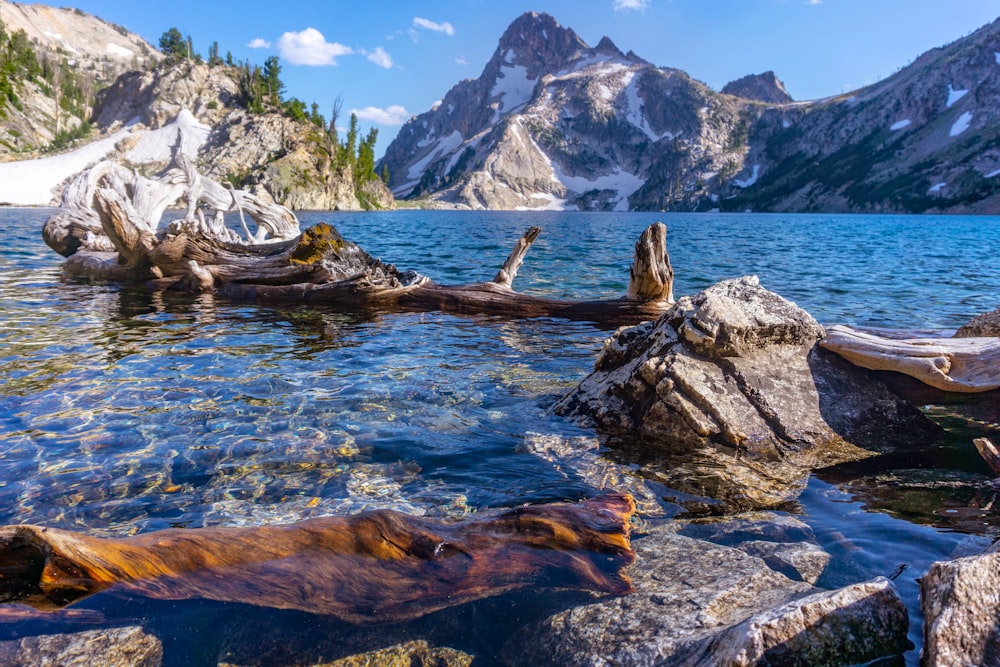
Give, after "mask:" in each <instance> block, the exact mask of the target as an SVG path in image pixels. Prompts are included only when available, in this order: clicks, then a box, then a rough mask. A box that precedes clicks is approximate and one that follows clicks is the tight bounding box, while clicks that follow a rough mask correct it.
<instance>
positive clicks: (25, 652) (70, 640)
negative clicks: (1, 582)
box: [0, 626, 163, 667]
mask: <svg viewBox="0 0 1000 667" xmlns="http://www.w3.org/2000/svg"><path fill="white" fill-rule="evenodd" d="M162 663H163V645H162V644H161V643H160V640H159V639H157V638H156V637H153V636H152V635H148V634H146V633H145V632H143V630H142V628H140V627H137V626H131V627H125V628H108V629H104V630H88V631H86V632H74V633H67V634H58V635H39V636H35V637H24V638H23V639H17V640H10V641H3V642H0V664H3V665H6V666H7V667H37V665H64V666H66V667H70V666H76V665H79V666H80V667H83V666H85V665H102V667H159V665H161V664H162Z"/></svg>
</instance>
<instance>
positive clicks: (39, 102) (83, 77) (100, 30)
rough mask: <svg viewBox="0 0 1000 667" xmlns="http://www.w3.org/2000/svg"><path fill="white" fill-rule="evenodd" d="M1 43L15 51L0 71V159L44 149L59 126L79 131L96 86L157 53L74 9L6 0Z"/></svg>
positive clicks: (0, 6) (1, 0)
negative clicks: (8, 0) (2, 71)
mask: <svg viewBox="0 0 1000 667" xmlns="http://www.w3.org/2000/svg"><path fill="white" fill-rule="evenodd" d="M0 43H2V44H3V46H5V47H6V48H5V49H4V51H5V53H7V54H10V52H11V51H14V52H16V53H17V56H15V57H14V58H13V60H14V61H16V65H15V66H14V67H10V68H8V67H5V70H6V71H5V72H4V73H3V74H2V75H0V160H2V159H4V158H5V157H6V158H7V159H10V158H11V157H20V156H27V155H30V154H32V153H34V152H36V151H38V150H40V149H44V148H46V147H47V146H50V145H51V144H52V143H53V142H54V141H56V140H57V138H58V137H59V135H60V134H61V135H62V137H63V138H66V137H69V136H73V135H74V133H76V134H78V135H82V134H85V130H86V127H85V126H86V124H87V121H88V118H89V115H90V111H91V107H92V104H93V101H94V94H95V93H96V91H97V90H98V89H99V88H100V87H102V86H104V85H107V84H108V83H109V82H110V81H113V80H114V79H115V77H117V76H118V75H119V74H121V73H123V72H125V71H128V70H132V69H138V68H141V67H145V66H149V65H155V64H156V63H157V62H158V61H159V60H160V59H161V57H162V56H161V54H159V53H158V52H157V51H156V50H155V49H154V48H153V47H152V46H150V45H149V44H148V43H146V42H145V41H144V40H143V39H142V38H141V37H139V36H138V35H135V34H133V33H130V32H129V31H128V30H126V29H125V28H123V27H121V26H118V25H114V24H112V23H108V22H106V21H103V20H102V19H99V18H97V17H95V16H92V15H90V14H87V13H85V12H82V11H80V10H78V9H59V8H55V7H48V6H44V5H27V4H19V3H13V2H7V1H6V0H0ZM9 57H10V56H9V55H8V58H9ZM11 64H12V63H10V62H8V63H7V65H8V66H10V65H11ZM11 70H13V71H11ZM4 84H6V87H5V85H4ZM81 128H82V129H81Z"/></svg>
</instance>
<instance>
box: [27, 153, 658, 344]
mask: <svg viewBox="0 0 1000 667" xmlns="http://www.w3.org/2000/svg"><path fill="white" fill-rule="evenodd" d="M182 143H183V137H182V140H181V141H179V142H178V148H175V151H174V160H173V163H172V166H171V167H169V168H168V169H167V170H166V171H164V172H163V173H162V174H160V175H159V176H158V177H157V178H156V179H148V178H145V177H143V176H140V175H138V174H136V173H133V172H130V171H128V170H127V169H125V168H124V167H121V166H120V165H117V164H114V163H111V162H104V163H99V164H98V165H96V166H95V167H93V168H91V169H90V170H89V171H87V172H84V173H83V174H81V175H80V176H79V177H78V178H77V179H76V180H75V181H74V182H73V183H72V184H71V185H70V186H69V187H68V188H67V190H66V192H65V194H64V197H63V202H62V208H61V209H60V210H59V211H58V212H57V213H56V214H55V215H53V216H52V217H51V218H50V219H49V220H48V221H47V222H46V225H45V228H44V230H43V236H44V238H45V240H46V242H47V243H48V244H49V246H50V247H52V248H53V249H54V250H56V251H57V252H59V253H61V254H63V255H65V256H67V257H69V259H68V261H67V262H66V264H65V265H64V274H65V275H66V276H68V277H71V278H82V279H88V280H95V279H96V280H110V281H116V282H130V283H147V284H148V285H150V286H151V287H154V288H169V289H181V290H189V291H214V292H215V293H216V294H219V295H221V296H228V297H232V298H238V299H255V300H266V301H291V302H300V303H314V304H325V305H329V306H332V307H336V308H341V309H367V308H374V309H384V310H392V309H399V310H429V309H430V310H443V311H448V312H454V313H487V314H497V315H505V316H509V317H545V316H553V317H565V318H571V319H582V320H592V321H597V322H602V323H608V324H613V325H619V324H630V323H637V322H640V321H644V320H649V319H654V318H656V317H658V316H659V315H660V314H662V313H663V312H664V311H665V310H666V308H667V307H668V306H669V305H670V304H671V303H672V301H673V294H672V284H673V270H672V268H671V267H670V259H669V257H668V255H667V247H666V227H665V226H664V225H663V224H661V223H655V224H654V225H652V226H650V227H649V228H648V229H647V230H646V231H645V232H644V233H643V234H642V236H641V238H640V239H639V241H638V243H637V244H636V254H635V260H634V262H633V265H632V267H631V276H630V283H629V287H628V290H627V292H626V294H625V295H624V296H623V297H621V298H618V299H608V300H598V301H573V300H559V299H549V298H542V297H536V296H530V295H525V294H519V293H517V292H515V291H514V290H513V289H512V284H513V281H514V278H515V276H516V275H517V271H518V269H519V268H520V266H521V264H522V262H523V261H524V256H525V254H526V253H527V251H528V249H529V248H530V247H531V244H532V242H533V241H534V240H535V238H537V236H538V234H539V233H540V231H541V230H540V229H538V228H537V227H532V228H530V229H529V230H528V231H527V232H526V233H525V234H524V236H523V237H522V238H521V239H520V240H519V241H518V242H517V245H516V246H515V248H514V250H513V251H512V252H511V254H510V257H508V259H507V261H506V262H505V263H504V265H503V267H502V268H501V269H500V271H499V272H498V273H497V275H496V277H495V278H494V279H493V280H492V281H489V282H483V283H475V284H471V285H459V286H443V285H437V284H434V283H433V282H432V281H430V280H429V279H428V278H426V277H423V276H421V275H419V274H417V273H415V272H403V271H399V270H397V269H396V268H395V267H394V266H392V265H387V264H383V263H382V262H381V261H379V260H377V259H374V258H372V257H371V256H370V255H368V253H366V252H365V251H364V250H362V249H361V248H359V247H358V246H357V245H355V244H353V243H351V242H349V241H347V240H345V239H343V238H342V237H341V236H340V235H339V234H338V233H337V231H336V230H335V229H333V228H332V227H330V226H329V225H326V224H323V223H321V224H320V225H316V226H314V227H313V228H311V229H309V230H306V231H305V232H304V233H301V234H300V232H299V223H298V220H297V219H296V218H295V216H294V214H292V212H291V211H289V210H288V209H286V208H284V207H282V206H278V205H277V204H274V203H273V202H268V201H267V200H266V199H264V198H262V197H258V196H255V195H252V194H250V193H248V192H245V191H242V190H232V189H226V188H224V187H223V186H222V185H220V184H218V183H216V182H215V181H213V180H211V179H209V178H206V177H204V176H201V175H199V174H198V173H197V171H196V169H195V168H194V165H193V163H192V162H191V160H190V158H189V157H187V156H186V154H185V151H184V150H182V146H181V144H182ZM181 201H184V202H185V203H186V204H185V205H186V212H185V215H184V217H183V218H182V219H180V220H177V221H174V222H172V223H170V224H169V225H165V226H161V225H160V220H161V217H162V216H163V213H164V211H165V210H166V209H167V208H168V207H170V206H177V205H178V204H179V202H181ZM206 210H207V212H208V214H209V215H208V217H207V218H206V215H205V211H206ZM229 210H238V211H239V212H240V215H241V221H242V228H243V235H240V234H237V233H236V232H234V231H233V230H231V229H229V228H227V227H226V226H225V224H224V220H223V213H224V212H225V211H229ZM244 213H246V214H247V215H249V216H250V217H251V218H252V219H253V220H254V222H255V223H256V225H257V229H256V231H255V232H252V233H251V231H250V229H249V227H248V226H247V223H246V220H245V217H243V214H244Z"/></svg>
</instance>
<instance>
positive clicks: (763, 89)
mask: <svg viewBox="0 0 1000 667" xmlns="http://www.w3.org/2000/svg"><path fill="white" fill-rule="evenodd" d="M722 93H723V94H724V95H735V96H736V97H742V98H743V99H745V100H754V101H757V102H766V103H768V104H788V103H789V102H794V101H795V100H794V99H793V98H792V96H791V95H789V94H788V91H787V90H785V84H784V83H782V82H781V79H779V78H778V77H777V76H776V75H775V73H774V72H772V71H771V70H768V71H766V72H764V73H763V74H748V75H747V76H744V77H742V78H739V79H736V80H735V81H730V82H729V83H727V84H726V85H725V86H723V87H722Z"/></svg>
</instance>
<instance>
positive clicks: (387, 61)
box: [59, 0, 1000, 156]
mask: <svg viewBox="0 0 1000 667" xmlns="http://www.w3.org/2000/svg"><path fill="white" fill-rule="evenodd" d="M69 2H70V3H71V4H70V6H72V7H76V8H79V9H82V10H84V11H87V12H90V13H92V14H96V15H97V16H100V17H101V18H103V19H106V20H108V21H111V22H113V23H118V24H120V25H123V26H125V27H126V28H128V29H130V30H132V31H133V32H136V33H138V34H139V35H141V36H142V37H144V38H146V39H147V40H148V41H150V42H151V43H152V44H153V45H154V46H156V45H157V43H158V41H159V38H160V35H161V34H162V33H163V32H164V31H166V30H167V29H169V28H170V27H177V28H178V29H180V31H181V32H182V33H184V34H185V35H191V38H192V40H193V42H194V46H195V50H196V51H198V52H200V53H201V54H202V55H203V56H207V53H208V49H209V46H210V45H211V43H212V42H213V41H217V42H219V48H220V53H221V54H222V55H225V53H226V52H227V51H231V52H232V54H233V57H234V58H236V59H237V60H244V59H250V60H251V61H252V62H255V63H259V64H262V63H263V62H264V60H265V59H266V58H267V57H268V56H270V55H277V56H279V58H280V59H281V63H282V67H283V70H282V79H283V80H284V82H285V84H286V86H287V88H288V95H292V96H295V97H298V98H300V99H302V100H303V101H305V102H306V104H307V105H308V104H310V103H312V102H313V101H315V102H317V103H318V104H319V105H320V110H321V111H322V112H323V113H324V114H325V115H327V116H328V115H329V109H330V107H331V105H332V104H333V101H334V100H335V99H336V98H337V96H338V95H339V96H342V98H343V109H344V115H345V117H346V116H347V114H349V113H350V112H351V111H356V112H357V113H358V115H359V117H360V118H361V126H362V129H363V130H366V129H367V128H368V127H372V126H375V127H378V128H379V143H378V146H377V154H378V155H379V156H380V155H381V154H382V152H384V150H385V147H386V146H388V144H389V141H391V140H392V138H393V137H394V136H395V135H396V132H397V131H398V129H399V126H400V125H401V123H402V122H403V121H405V119H406V118H408V117H409V116H411V115H415V114H418V113H422V112H424V111H427V110H428V109H429V108H430V107H431V106H432V105H433V103H434V102H435V101H436V100H439V99H441V98H442V97H443V96H444V94H445V93H446V92H447V91H448V90H449V89H450V88H451V87H452V86H453V85H454V84H456V83H457V82H459V81H460V80H462V79H466V78H474V77H477V76H479V74H480V73H481V71H482V69H483V66H484V65H485V64H486V62H487V60H488V59H489V58H490V56H491V55H492V53H493V51H494V49H495V48H496V45H497V41H498V40H499V38H500V36H501V35H502V34H503V31H504V30H505V29H506V27H507V26H508V25H509V24H510V22H511V21H513V20H514V19H515V18H517V17H518V16H520V15H521V14H522V13H524V12H526V11H537V12H547V13H549V14H551V15H552V16H554V17H555V19H556V20H557V21H558V22H559V23H560V24H562V25H564V26H567V27H569V28H572V29H573V30H574V31H575V32H576V33H577V34H578V35H580V37H581V38H583V40H584V41H585V42H587V43H588V44H590V45H591V46H593V45H596V44H597V42H598V41H600V39H601V37H602V36H605V35H607V36H608V37H610V38H611V39H612V40H614V42H615V43H616V44H617V45H618V47H619V48H620V49H621V50H622V51H629V50H632V51H634V52H635V53H636V54H637V55H639V56H641V57H643V58H645V59H646V60H648V61H650V62H652V63H654V64H656V65H658V66H661V67H676V68H679V69H683V70H685V71H687V72H688V73H689V74H690V75H691V76H693V77H694V78H696V79H698V80H700V81H703V82H705V83H706V84H708V85H709V86H711V87H712V88H715V89H716V90H718V89H720V88H721V87H722V86H723V85H725V84H726V83H727V82H728V81H730V80H732V79H736V78H739V77H740V76H743V75H745V74H751V73H759V72H763V71H766V70H774V71H775V73H776V74H777V75H778V77H779V78H780V79H782V80H783V81H784V82H785V85H786V87H787V88H788V90H789V92H790V93H791V94H792V96H793V97H795V99H798V100H806V99H815V98H819V97H825V96H828V95H833V94H836V93H840V92H844V91H847V90H851V89H854V88H857V87H860V86H863V85H866V84H869V83H872V82H874V81H877V80H878V79H880V78H884V77H886V76H889V75H890V74H892V73H893V72H895V71H896V70H898V69H899V68H900V67H903V66H905V65H907V64H908V63H910V62H912V61H913V60H914V59H915V58H916V57H917V56H919V55H920V54H921V53H923V52H924V51H927V50H928V49H930V48H933V47H935V46H942V45H944V44H946V43H948V42H951V41H954V40H955V39H958V38H960V37H963V36H965V35H967V34H969V33H970V32H972V31H974V30H975V29H977V28H979V27H981V26H983V25H985V24H986V23H989V22H990V21H993V20H994V19H996V18H997V17H998V16H1000V2H998V1H997V0H503V1H500V0H441V1H436V2H402V1H399V2H387V1H382V0H350V1H341V0H335V1H329V0H327V1H325V2H321V1H319V0H312V1H305V0H303V1H295V0H277V1H276V0H268V1H267V2H264V1H262V0H243V1H242V2H239V3H236V2H219V3H210V2H206V1H205V0H200V1H198V2H195V1H193V0H170V1H168V2H136V1H135V0H128V1H127V2H126V1H123V0H69ZM59 6H66V5H65V4H61V5H59Z"/></svg>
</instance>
